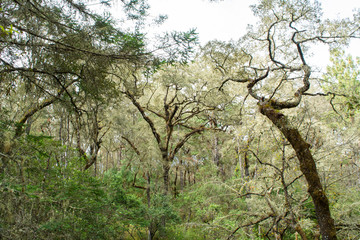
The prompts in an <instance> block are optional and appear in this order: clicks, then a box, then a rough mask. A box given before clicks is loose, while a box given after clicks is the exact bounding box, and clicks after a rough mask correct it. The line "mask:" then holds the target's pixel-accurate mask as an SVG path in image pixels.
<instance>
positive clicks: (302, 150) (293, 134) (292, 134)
mask: <svg viewBox="0 0 360 240" xmlns="http://www.w3.org/2000/svg"><path fill="white" fill-rule="evenodd" d="M260 112H261V113H262V114H263V115H265V116H266V117H267V118H269V119H270V120H271V121H272V122H273V123H274V125H275V126H276V127H277V128H278V129H279V130H280V131H281V132H282V133H283V134H284V136H285V137H286V139H287V140H288V141H289V142H290V144H291V146H292V147H293V149H294V150H295V152H296V156H297V158H298V159H299V162H300V170H301V172H302V173H303V174H304V176H305V178H306V181H307V183H308V192H309V194H310V196H311V197H312V200H313V203H314V206H315V212H316V217H317V220H318V223H319V226H320V233H321V235H322V239H323V240H336V239H337V237H336V229H335V224H334V220H333V219H332V218H331V214H330V208H329V200H328V198H327V197H326V194H325V192H324V190H323V187H322V184H321V182H320V178H319V174H318V172H317V169H316V164H315V161H314V158H313V156H312V154H311V152H310V145H309V144H308V143H307V142H306V141H305V140H304V139H303V138H302V137H301V135H300V133H299V130H298V129H296V128H293V127H292V126H291V124H290V122H289V121H288V119H287V117H286V116H285V115H283V114H282V113H281V112H279V111H277V110H275V109H273V108H271V107H270V106H267V105H262V106H260Z"/></svg>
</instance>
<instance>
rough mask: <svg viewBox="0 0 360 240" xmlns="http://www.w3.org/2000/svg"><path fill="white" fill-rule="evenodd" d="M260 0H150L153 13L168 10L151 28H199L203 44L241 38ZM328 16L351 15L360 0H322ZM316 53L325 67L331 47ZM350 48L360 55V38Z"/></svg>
mask: <svg viewBox="0 0 360 240" xmlns="http://www.w3.org/2000/svg"><path fill="white" fill-rule="evenodd" d="M257 2H258V1H256V0H223V1H219V2H210V1H208V0H148V3H149V4H150V6H151V9H150V12H151V15H152V16H156V15H159V14H167V15H168V19H167V20H166V21H165V23H163V24H162V25H161V26H160V27H152V28H151V30H150V32H152V31H154V32H158V33H160V32H164V31H172V30H175V31H186V30H189V29H191V28H196V29H197V32H198V33H199V40H200V43H201V44H205V43H206V42H208V41H210V40H214V39H217V40H223V41H228V40H235V41H236V40H238V39H239V38H240V37H241V36H243V35H244V34H245V33H246V27H247V25H249V24H254V23H255V22H256V18H255V17H254V16H253V15H252V12H251V10H250V8H249V6H250V5H251V4H255V3H257ZM320 2H321V4H322V8H323V13H324V18H341V17H350V16H352V14H353V9H354V8H360V1H359V0H320ZM315 52H316V54H315V55H314V56H313V57H312V58H311V59H310V61H309V62H310V63H311V64H312V65H316V66H318V67H321V68H322V69H323V70H324V68H325V67H326V65H328V64H329V60H328V59H329V52H328V47H327V46H324V45H317V46H316V51H315ZM347 52H349V53H351V54H352V55H353V56H360V40H356V41H352V43H351V45H350V46H349V47H348V50H347Z"/></svg>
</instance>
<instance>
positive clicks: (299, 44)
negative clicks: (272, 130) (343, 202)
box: [213, 1, 359, 239]
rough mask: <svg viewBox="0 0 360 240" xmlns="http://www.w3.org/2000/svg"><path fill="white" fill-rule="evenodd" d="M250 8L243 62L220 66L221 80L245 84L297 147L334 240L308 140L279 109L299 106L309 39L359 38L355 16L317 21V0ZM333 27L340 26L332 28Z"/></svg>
mask: <svg viewBox="0 0 360 240" xmlns="http://www.w3.org/2000/svg"><path fill="white" fill-rule="evenodd" d="M253 12H254V14H255V15H256V16H258V17H260V23H259V26H258V27H257V29H255V30H254V31H250V32H249V33H248V35H247V36H246V37H245V38H243V39H242V41H241V42H240V47H239V50H238V51H239V52H243V59H247V60H245V61H247V64H245V65H241V67H239V68H238V71H237V72H235V71H231V70H232V69H229V70H228V71H221V72H222V74H223V79H224V81H223V84H222V85H224V84H225V83H226V82H228V81H233V82H240V83H247V91H248V94H249V95H250V96H252V97H253V98H254V99H255V100H257V101H258V105H259V110H260V112H261V113H262V114H263V115H264V116H266V117H267V118H268V119H269V120H270V121H271V122H272V123H273V124H274V125H275V126H276V127H277V128H278V129H279V130H280V131H281V132H282V134H283V135H284V137H285V138H286V139H287V141H289V143H290V144H291V146H292V147H293V149H294V151H295V152H296V155H297V158H298V160H299V163H300V169H301V171H302V173H303V174H304V176H305V178H306V180H307V183H308V191H309V194H310V195H311V197H312V200H313V203H314V206H315V210H316V215H317V219H318V223H319V225H320V232H321V235H322V237H323V239H337V237H336V229H335V224H334V220H333V219H332V217H331V214H330V209H329V201H328V198H327V196H326V194H325V191H324V189H323V186H322V183H321V181H320V177H319V174H318V171H317V169H316V164H315V160H314V158H313V155H312V153H311V151H310V145H309V144H308V143H307V142H306V141H305V140H304V138H303V137H302V135H301V133H300V131H299V130H298V129H297V128H296V127H295V126H293V125H292V123H291V121H290V120H289V119H288V117H287V116H286V115H285V114H284V113H282V112H281V110H284V109H291V108H295V107H297V106H299V104H300V103H301V99H302V97H303V96H305V95H307V94H308V91H309V89H310V82H311V77H310V76H311V73H312V71H311V68H310V66H309V65H308V63H307V61H306V49H307V48H308V47H309V46H310V45H311V43H314V42H322V43H332V42H340V41H339V39H341V40H342V41H347V39H349V38H351V37H358V35H359V25H358V22H359V21H357V19H358V17H359V15H355V16H354V18H355V19H354V20H352V21H349V20H341V21H334V22H331V21H330V20H326V21H322V20H321V18H320V14H321V13H320V8H319V3H317V2H316V1H314V2H311V1H286V2H285V1H261V2H260V3H259V4H257V5H254V6H253ZM335 26H339V27H340V26H341V29H340V28H338V30H334V27H335ZM345 26H346V27H345ZM213 55H215V54H213ZM226 61H229V60H227V59H225V58H220V59H217V60H216V61H214V64H215V67H216V68H219V69H224V65H225V63H226ZM243 61H244V60H243ZM240 63H241V62H240Z"/></svg>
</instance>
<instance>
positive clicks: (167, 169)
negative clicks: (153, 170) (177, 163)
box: [163, 157, 170, 195]
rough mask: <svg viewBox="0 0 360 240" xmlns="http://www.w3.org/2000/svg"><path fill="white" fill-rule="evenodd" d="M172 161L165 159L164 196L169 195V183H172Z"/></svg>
mask: <svg viewBox="0 0 360 240" xmlns="http://www.w3.org/2000/svg"><path fill="white" fill-rule="evenodd" d="M169 172H170V160H169V159H168V158H167V157H166V158H165V159H163V179H164V194H165V195H167V194H168V193H169V183H170V176H169Z"/></svg>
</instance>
